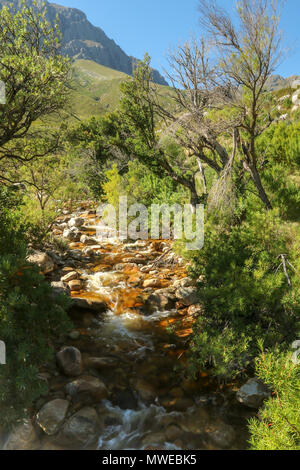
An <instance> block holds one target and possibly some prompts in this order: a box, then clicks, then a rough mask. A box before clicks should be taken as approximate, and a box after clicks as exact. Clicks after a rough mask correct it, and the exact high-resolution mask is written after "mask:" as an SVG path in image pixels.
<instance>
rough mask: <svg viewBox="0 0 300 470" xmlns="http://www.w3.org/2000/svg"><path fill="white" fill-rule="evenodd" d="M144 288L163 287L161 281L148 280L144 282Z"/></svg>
mask: <svg viewBox="0 0 300 470" xmlns="http://www.w3.org/2000/svg"><path fill="white" fill-rule="evenodd" d="M143 287H161V280H160V279H146V280H145V281H144V282H143Z"/></svg>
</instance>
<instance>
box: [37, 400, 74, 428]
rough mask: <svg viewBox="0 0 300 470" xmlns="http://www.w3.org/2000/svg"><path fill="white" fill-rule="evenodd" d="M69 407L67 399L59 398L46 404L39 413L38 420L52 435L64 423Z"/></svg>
mask: <svg viewBox="0 0 300 470" xmlns="http://www.w3.org/2000/svg"><path fill="white" fill-rule="evenodd" d="M68 408H69V402H68V401H67V400H62V399H57V400H53V401H50V402H48V403H46V405H44V406H43V407H42V408H41V410H40V411H39V412H38V413H37V416H36V422H37V424H38V425H39V426H40V428H42V430H43V431H44V432H45V433H46V434H48V435H49V436H52V435H53V434H56V433H57V432H58V430H59V428H60V426H61V425H62V423H63V421H64V419H65V417H66V415H67V411H68Z"/></svg>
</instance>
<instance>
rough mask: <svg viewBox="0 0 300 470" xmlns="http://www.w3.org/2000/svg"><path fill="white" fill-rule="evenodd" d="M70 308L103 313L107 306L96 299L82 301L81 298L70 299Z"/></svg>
mask: <svg viewBox="0 0 300 470" xmlns="http://www.w3.org/2000/svg"><path fill="white" fill-rule="evenodd" d="M72 302H73V303H72V307H75V308H78V309H80V310H91V311H93V312H99V313H100V312H105V311H106V309H107V305H106V303H105V302H103V301H101V300H97V299H84V298H81V297H73V298H72Z"/></svg>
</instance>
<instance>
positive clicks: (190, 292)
mask: <svg viewBox="0 0 300 470" xmlns="http://www.w3.org/2000/svg"><path fill="white" fill-rule="evenodd" d="M175 295H176V298H177V299H178V300H179V301H180V303H182V304H183V305H185V306H186V307H189V306H190V305H193V304H196V303H197V302H198V300H199V299H198V291H197V288H196V287H180V288H179V289H177V291H176V292H175Z"/></svg>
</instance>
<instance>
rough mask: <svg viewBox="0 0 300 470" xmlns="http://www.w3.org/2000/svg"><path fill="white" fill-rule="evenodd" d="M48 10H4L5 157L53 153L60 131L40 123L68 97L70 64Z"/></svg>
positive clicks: (1, 110)
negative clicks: (42, 126) (48, 18)
mask: <svg viewBox="0 0 300 470" xmlns="http://www.w3.org/2000/svg"><path fill="white" fill-rule="evenodd" d="M45 15H46V11H45V9H43V10H38V9H34V8H28V7H26V6H25V4H23V6H22V8H21V9H20V10H19V11H15V10H13V9H12V8H11V7H6V6H4V7H3V8H2V9H1V10H0V56H1V67H0V80H2V81H3V82H4V83H5V87H6V104H5V105H0V158H1V160H3V159H6V160H7V161H8V162H10V163H11V162H12V161H14V162H15V161H17V162H19V161H22V160H23V161H28V160H30V159H33V158H34V157H42V156H44V155H46V154H48V153H51V152H53V150H54V149H55V148H57V146H58V143H59V141H60V132H59V131H53V132H52V131H51V130H50V129H49V128H48V129H42V128H41V126H40V122H41V119H42V118H44V117H45V116H47V118H48V117H49V116H51V115H54V114H55V113H57V112H59V111H60V110H61V109H63V107H64V106H65V104H66V102H67V98H68V94H69V91H68V81H69V69H70V64H69V60H68V59H67V58H63V57H61V56H60V55H59V54H58V49H59V31H58V27H57V25H55V27H54V28H52V27H51V26H50V24H49V23H48V21H47V20H46V18H45ZM33 124H34V126H33Z"/></svg>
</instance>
